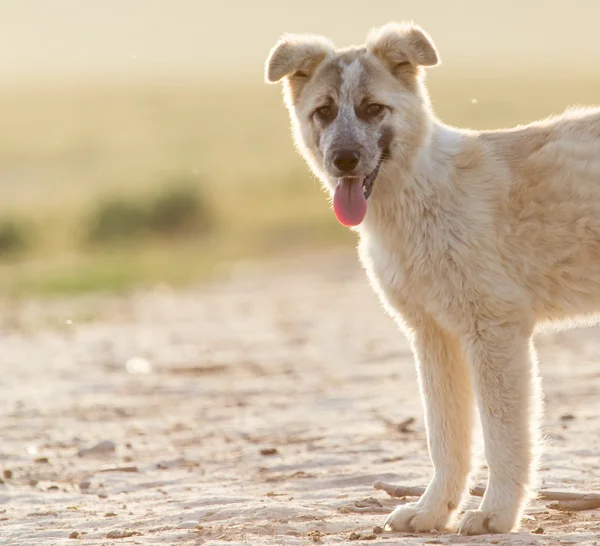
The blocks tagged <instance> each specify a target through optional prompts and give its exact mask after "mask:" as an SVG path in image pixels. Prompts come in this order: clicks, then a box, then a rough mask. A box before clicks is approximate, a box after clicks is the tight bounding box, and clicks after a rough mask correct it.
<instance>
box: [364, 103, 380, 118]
mask: <svg viewBox="0 0 600 546" xmlns="http://www.w3.org/2000/svg"><path fill="white" fill-rule="evenodd" d="M381 112H383V105H382V104H378V103H376V102H373V103H371V104H369V105H368V106H367V114H368V115H369V116H376V115H377V114H381Z"/></svg>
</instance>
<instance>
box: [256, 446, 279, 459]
mask: <svg viewBox="0 0 600 546" xmlns="http://www.w3.org/2000/svg"><path fill="white" fill-rule="evenodd" d="M260 454H261V455H264V456H266V457H269V456H271V455H279V451H277V448H275V447H265V448H263V449H261V450H260Z"/></svg>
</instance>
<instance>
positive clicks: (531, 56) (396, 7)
mask: <svg viewBox="0 0 600 546" xmlns="http://www.w3.org/2000/svg"><path fill="white" fill-rule="evenodd" d="M393 19H395V20H402V19H413V20H415V21H416V22H418V23H420V24H421V25H422V26H424V27H425V28H426V29H427V30H428V31H429V32H430V33H431V34H432V36H433V38H434V40H435V42H436V44H437V46H438V49H439V51H440V53H441V57H442V60H443V61H444V62H445V63H446V64H450V63H452V64H463V63H465V62H468V63H471V64H472V65H473V66H478V65H480V64H481V63H483V62H484V61H485V60H488V61H489V62H490V63H491V64H492V65H493V66H500V65H504V66H515V65H517V66H522V67H527V66H530V65H536V64H537V65H539V64H540V63H541V64H544V65H545V66H548V67H553V66H556V67H557V70H561V71H564V70H565V69H568V68H570V67H573V66H574V67H577V68H578V67H581V66H585V65H586V64H589V66H590V69H591V70H597V67H598V63H599V61H600V37H599V35H598V30H597V28H598V23H599V21H600V0H499V1H488V0H447V1H444V0H405V1H398V0H379V1H377V0H369V1H364V0H361V1H354V2H352V0H344V1H342V0H299V1H297V2H290V1H287V0H247V1H243V0H233V1H220V2H219V0H210V1H208V0H0V80H3V81H7V80H12V79H15V78H25V79H31V78H34V79H44V80H47V81H55V80H56V81H60V80H61V79H63V78H65V77H69V78H71V77H76V78H77V77H90V76H97V77H104V76H123V75H130V76H135V75H152V74H165V75H168V74H179V75H184V76H193V77H196V78H201V79H203V78H204V79H207V80H208V79H210V78H213V77H215V76H227V77H230V78H235V77H237V76H238V75H243V76H244V77H246V76H250V77H253V78H255V79H256V80H257V81H259V80H260V79H261V78H262V64H263V61H264V59H265V57H266V55H267V53H268V50H269V48H270V47H271V46H272V45H273V43H274V42H275V40H276V39H277V37H278V36H279V35H280V34H282V33H283V32H317V33H325V34H327V35H329V36H330V37H331V38H333V39H334V41H335V42H336V43H338V45H349V44H351V43H361V42H362V41H363V40H364V37H365V35H366V32H367V31H368V29H369V28H370V27H372V26H377V25H380V24H382V23H384V22H386V21H388V20H393Z"/></svg>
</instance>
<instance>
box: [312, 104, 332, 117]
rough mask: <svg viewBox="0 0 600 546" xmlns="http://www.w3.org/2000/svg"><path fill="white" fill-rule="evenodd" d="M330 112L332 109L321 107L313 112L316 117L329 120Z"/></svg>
mask: <svg viewBox="0 0 600 546" xmlns="http://www.w3.org/2000/svg"><path fill="white" fill-rule="evenodd" d="M332 112H333V109H332V108H331V106H321V107H320V108H317V109H316V110H315V114H316V116H317V117H318V118H320V119H329V118H330V117H331V114H332Z"/></svg>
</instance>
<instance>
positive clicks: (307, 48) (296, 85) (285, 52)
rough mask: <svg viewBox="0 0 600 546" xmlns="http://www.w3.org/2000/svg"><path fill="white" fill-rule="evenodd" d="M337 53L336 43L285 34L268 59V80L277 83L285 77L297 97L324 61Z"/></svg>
mask: <svg viewBox="0 0 600 546" xmlns="http://www.w3.org/2000/svg"><path fill="white" fill-rule="evenodd" d="M334 51H335V46H334V45H333V43H332V42H331V41H330V40H328V39H327V38H324V37H322V36H312V35H308V34H306V35H304V34H286V35H285V36H283V37H282V38H281V39H280V40H279V41H278V42H277V43H276V44H275V46H274V47H273V49H271V52H270V53H269V56H268V57H267V62H266V63H265V81H266V82H267V83H277V82H279V81H281V80H283V79H284V78H285V79H286V80H287V81H286V83H287V84H289V90H290V92H291V94H292V97H293V98H294V97H297V95H298V94H299V93H300V90H301V89H302V87H304V84H306V82H308V80H309V79H310V77H311V76H312V74H313V72H314V71H315V69H316V68H317V67H318V66H319V64H320V63H321V62H322V61H323V59H325V57H327V56H329V55H331V54H332V53H334Z"/></svg>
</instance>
